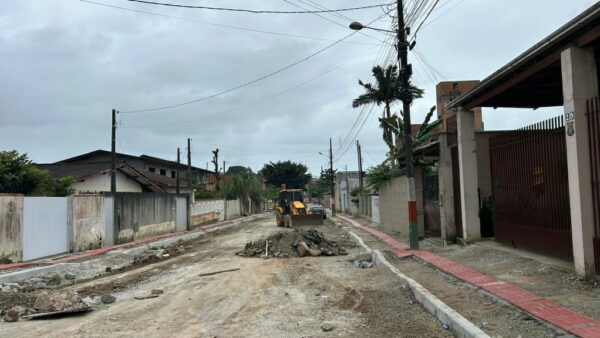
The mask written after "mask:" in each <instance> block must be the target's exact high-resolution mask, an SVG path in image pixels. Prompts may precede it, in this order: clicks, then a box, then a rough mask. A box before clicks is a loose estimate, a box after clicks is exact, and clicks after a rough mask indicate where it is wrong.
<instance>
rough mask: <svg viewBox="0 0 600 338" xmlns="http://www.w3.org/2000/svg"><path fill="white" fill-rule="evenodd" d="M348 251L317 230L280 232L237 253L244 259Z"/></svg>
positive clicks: (342, 253) (326, 254) (336, 253)
mask: <svg viewBox="0 0 600 338" xmlns="http://www.w3.org/2000/svg"><path fill="white" fill-rule="evenodd" d="M347 254H348V253H347V252H346V250H345V249H344V248H343V247H342V246H341V245H340V244H339V243H338V242H336V241H333V240H330V239H328V238H326V237H325V235H324V234H323V233H322V232H319V231H317V230H315V229H310V230H301V229H294V230H293V231H290V232H278V233H276V234H274V235H271V236H269V237H267V238H266V239H263V240H260V241H254V242H248V243H246V246H245V247H244V250H242V251H239V252H236V255H238V256H243V257H264V258H268V257H274V258H286V257H305V256H312V257H317V256H341V255H347Z"/></svg>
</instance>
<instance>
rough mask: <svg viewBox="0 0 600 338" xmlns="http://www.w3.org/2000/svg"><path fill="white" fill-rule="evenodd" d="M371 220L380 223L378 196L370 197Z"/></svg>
mask: <svg viewBox="0 0 600 338" xmlns="http://www.w3.org/2000/svg"><path fill="white" fill-rule="evenodd" d="M371 214H372V216H371V221H373V223H377V224H379V223H380V219H379V196H372V197H371Z"/></svg>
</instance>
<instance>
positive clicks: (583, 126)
mask: <svg viewBox="0 0 600 338" xmlns="http://www.w3.org/2000/svg"><path fill="white" fill-rule="evenodd" d="M561 67H562V82H563V98H564V111H565V126H566V128H565V132H566V133H567V135H566V148H567V165H568V170H569V199H570V206H571V234H572V237H573V260H574V263H575V270H576V272H577V274H578V275H580V276H586V277H589V276H592V275H593V274H594V247H593V237H594V224H593V211H592V187H591V182H592V181H591V172H590V155H589V143H588V142H589V141H588V126H587V119H586V112H587V109H586V100H588V99H591V98H593V97H596V96H598V78H597V75H596V61H595V60H594V52H593V50H591V49H582V48H577V47H572V48H569V49H567V50H565V51H563V52H562V53H561Z"/></svg>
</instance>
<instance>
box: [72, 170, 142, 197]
mask: <svg viewBox="0 0 600 338" xmlns="http://www.w3.org/2000/svg"><path fill="white" fill-rule="evenodd" d="M71 188H72V189H73V190H74V191H75V193H76V194H79V193H99V192H102V191H110V173H109V172H108V171H107V172H105V173H99V174H96V175H93V176H90V177H88V178H86V179H85V181H83V182H75V183H73V184H72V185H71ZM117 191H118V192H142V187H141V186H140V184H139V183H138V182H136V181H135V180H134V179H131V178H129V177H127V176H126V175H125V174H123V173H122V172H120V171H117Z"/></svg>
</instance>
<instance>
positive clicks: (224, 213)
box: [222, 161, 227, 220]
mask: <svg viewBox="0 0 600 338" xmlns="http://www.w3.org/2000/svg"><path fill="white" fill-rule="evenodd" d="M226 163H227V162H225V161H223V184H222V186H223V203H224V204H223V220H227V189H226V188H227V187H226V185H225V184H226V183H225V172H226V171H225V164H226Z"/></svg>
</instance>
